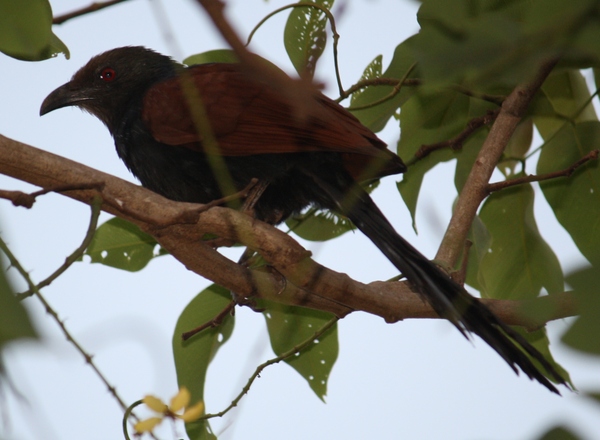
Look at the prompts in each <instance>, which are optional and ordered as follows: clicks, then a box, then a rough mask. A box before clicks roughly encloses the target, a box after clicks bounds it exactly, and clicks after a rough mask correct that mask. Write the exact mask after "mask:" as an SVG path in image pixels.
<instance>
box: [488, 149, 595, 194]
mask: <svg viewBox="0 0 600 440" xmlns="http://www.w3.org/2000/svg"><path fill="white" fill-rule="evenodd" d="M599 154H600V150H592V151H590V152H589V153H588V154H586V155H585V156H583V157H582V158H581V159H579V160H578V161H577V162H575V163H574V164H573V165H571V166H570V167H568V168H565V169H564V170H558V171H553V172H551V173H546V174H539V175H532V174H530V175H528V176H523V177H517V178H515V179H509V180H503V181H502V182H496V183H490V184H489V185H488V187H487V192H488V194H491V193H493V192H494V191H500V190H502V189H505V188H509V187H511V186H516V185H522V184H524V183H531V182H541V181H543V180H550V179H556V178H557V177H570V176H571V175H572V174H573V173H574V172H575V170H576V169H577V168H579V167H580V166H582V165H583V164H585V163H586V162H588V161H590V160H596V159H598V155H599Z"/></svg>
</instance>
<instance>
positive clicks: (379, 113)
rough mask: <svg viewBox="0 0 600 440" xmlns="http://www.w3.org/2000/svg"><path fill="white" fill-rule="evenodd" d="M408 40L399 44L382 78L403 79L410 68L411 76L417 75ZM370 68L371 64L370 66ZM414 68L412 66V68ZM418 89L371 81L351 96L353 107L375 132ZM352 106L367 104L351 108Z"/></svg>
mask: <svg viewBox="0 0 600 440" xmlns="http://www.w3.org/2000/svg"><path fill="white" fill-rule="evenodd" d="M411 38H412V37H411ZM409 41H410V38H409V39H408V40H405V41H403V42H402V43H400V44H399V45H398V46H396V49H395V50H394V56H393V57H392V61H390V65H389V66H388V67H387V69H385V72H383V73H382V74H381V75H380V76H381V77H382V78H392V79H397V80H401V79H402V78H404V76H406V74H407V73H409V72H410V75H409V78H413V77H415V76H416V75H418V72H417V69H413V68H414V64H415V58H414V56H413V55H412V53H411V52H410V50H409V49H408V44H407V43H408V42H409ZM371 64H373V63H371ZM368 68H369V66H367V69H368ZM411 69H413V70H412V71H411ZM365 71H366V70H365ZM363 75H364V74H363ZM415 90H416V88H415V87H408V86H402V87H401V88H400V89H399V90H398V91H397V92H396V90H395V89H394V86H391V85H385V86H384V85H372V86H369V87H366V88H364V89H362V92H361V93H360V94H359V95H358V96H356V97H355V98H353V99H352V106H351V107H350V111H351V112H352V114H354V116H356V117H357V118H358V119H360V122H362V123H363V124H364V125H365V126H367V127H369V128H370V129H371V130H373V131H374V132H378V131H381V130H383V127H385V124H387V122H388V120H389V119H390V118H391V117H392V116H393V115H394V114H396V112H397V111H398V108H399V107H400V106H401V105H403V104H404V103H405V102H406V101H407V100H408V99H409V98H410V97H411V96H412V95H413V94H414V93H415ZM352 107H364V108H362V109H359V110H352Z"/></svg>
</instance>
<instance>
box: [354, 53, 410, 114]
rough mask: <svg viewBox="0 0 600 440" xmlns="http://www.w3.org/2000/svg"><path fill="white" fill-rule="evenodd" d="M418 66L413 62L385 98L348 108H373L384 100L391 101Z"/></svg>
mask: <svg viewBox="0 0 600 440" xmlns="http://www.w3.org/2000/svg"><path fill="white" fill-rule="evenodd" d="M416 66H417V63H416V62H415V63H413V64H412V65H411V66H410V67H409V68H408V70H407V71H406V73H405V74H404V76H403V77H402V78H401V79H400V81H398V84H396V85H395V86H394V88H393V89H392V91H391V92H390V93H388V94H387V95H386V96H384V97H383V98H380V99H378V100H377V101H373V102H370V103H368V104H365V105H358V106H350V107H349V108H348V110H364V109H367V108H372V107H375V106H377V105H379V104H383V103H384V102H387V101H389V100H390V99H392V98H393V97H394V96H396V95H397V94H398V93H400V90H401V89H402V86H403V85H404V82H405V81H406V80H407V79H408V76H409V75H410V74H411V72H412V71H413V70H414V68H415V67H416Z"/></svg>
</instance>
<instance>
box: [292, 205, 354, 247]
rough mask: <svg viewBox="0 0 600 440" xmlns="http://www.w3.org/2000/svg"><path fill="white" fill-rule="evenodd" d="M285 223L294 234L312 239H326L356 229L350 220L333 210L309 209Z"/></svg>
mask: <svg viewBox="0 0 600 440" xmlns="http://www.w3.org/2000/svg"><path fill="white" fill-rule="evenodd" d="M285 224H286V225H287V226H288V227H289V228H290V230H291V231H292V232H293V233H294V234H296V235H297V236H299V237H302V238H304V239H305V240H310V241H326V240H330V239H332V238H335V237H339V236H340V235H342V234H344V233H346V232H348V231H352V230H354V225H353V224H352V222H351V221H350V220H348V219H347V218H346V217H342V216H340V215H338V214H335V213H333V212H331V211H319V210H317V211H315V210H309V211H308V212H307V213H305V214H298V215H294V216H292V217H290V218H288V219H287V220H286V221H285Z"/></svg>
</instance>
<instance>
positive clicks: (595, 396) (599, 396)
mask: <svg viewBox="0 0 600 440" xmlns="http://www.w3.org/2000/svg"><path fill="white" fill-rule="evenodd" d="M585 395H586V396H587V397H589V398H591V399H594V400H595V401H596V403H600V392H595V393H593V392H586V393H585Z"/></svg>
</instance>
